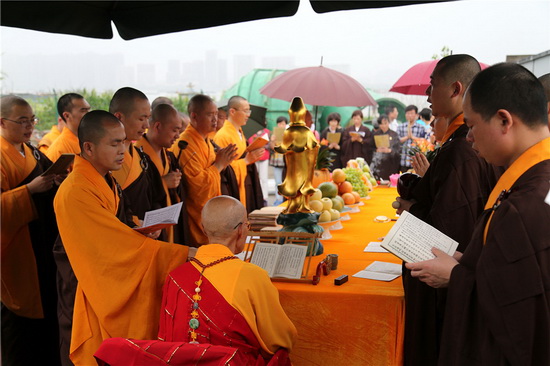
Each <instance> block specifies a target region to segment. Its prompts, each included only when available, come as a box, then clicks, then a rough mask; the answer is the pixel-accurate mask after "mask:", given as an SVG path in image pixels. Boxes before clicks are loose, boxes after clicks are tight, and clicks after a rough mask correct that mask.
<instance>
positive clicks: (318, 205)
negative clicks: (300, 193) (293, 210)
mask: <svg viewBox="0 0 550 366" xmlns="http://www.w3.org/2000/svg"><path fill="white" fill-rule="evenodd" d="M309 208H311V209H312V210H313V211H315V212H321V211H323V203H322V202H321V201H319V200H313V201H309Z"/></svg>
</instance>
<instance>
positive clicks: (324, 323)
mask: <svg viewBox="0 0 550 366" xmlns="http://www.w3.org/2000/svg"><path fill="white" fill-rule="evenodd" d="M395 197H397V191H396V189H395V188H387V187H377V188H375V190H374V191H373V192H371V193H370V199H368V200H365V201H364V205H363V206H360V207H359V208H360V212H358V213H350V214H349V216H350V218H351V220H349V221H342V222H341V223H342V226H343V228H342V229H340V230H331V234H332V238H331V239H329V240H323V241H322V243H323V245H324V248H325V249H324V254H323V255H320V256H316V257H313V258H312V261H311V267H312V268H311V269H310V273H311V272H314V271H315V268H316V266H317V264H318V263H319V262H320V261H321V260H322V259H323V258H324V257H325V256H326V255H327V254H330V253H336V254H338V257H339V258H338V259H339V263H338V269H337V270H334V271H332V272H331V273H330V274H329V275H328V276H322V278H321V282H320V283H319V285H317V286H313V285H311V284H305V283H304V284H302V283H285V282H274V284H275V286H276V287H277V288H278V289H279V293H280V299H281V304H282V305H283V307H284V309H285V311H286V313H287V314H288V316H289V317H290V319H291V320H292V321H293V323H294V325H295V326H296V328H297V329H298V340H297V342H296V343H295V346H294V349H293V350H292V352H291V354H290V355H291V361H292V363H293V365H295V366H302V365H330V366H332V365H334V366H338V365H344V366H352V365H361V366H365V365H374V366H384V365H401V364H402V363H403V337H404V314H405V308H404V298H403V287H402V282H401V277H398V278H397V279H395V280H393V281H391V282H382V281H374V280H367V279H363V278H355V277H352V275H353V274H354V273H356V272H358V271H360V270H362V269H364V268H365V267H367V266H368V265H369V264H371V263H372V262H373V261H384V262H393V263H401V261H400V260H399V259H398V258H397V257H395V256H393V255H392V254H389V253H365V252H363V249H364V248H365V247H366V246H367V244H368V243H369V242H371V241H381V240H379V239H380V238H381V237H383V236H384V235H386V233H387V232H388V231H389V230H390V228H391V226H392V225H393V222H387V223H377V222H374V218H375V217H376V216H380V215H385V216H387V217H389V218H395V209H393V208H392V207H391V203H392V202H393V201H394V200H395ZM343 274H347V275H348V277H349V280H348V282H347V283H345V284H343V285H341V286H336V285H334V279H335V278H336V277H338V276H340V275H343Z"/></svg>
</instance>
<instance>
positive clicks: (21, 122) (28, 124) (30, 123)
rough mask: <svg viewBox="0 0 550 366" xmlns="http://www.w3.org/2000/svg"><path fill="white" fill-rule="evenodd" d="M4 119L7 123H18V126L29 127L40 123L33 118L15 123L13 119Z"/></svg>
mask: <svg viewBox="0 0 550 366" xmlns="http://www.w3.org/2000/svg"><path fill="white" fill-rule="evenodd" d="M2 119H5V120H6V121H10V122H13V123H17V124H18V125H27V126H34V125H36V124H37V123H38V122H40V120H39V119H38V118H36V117H33V118H31V119H27V118H24V119H20V120H18V121H14V120H13V119H9V118H2Z"/></svg>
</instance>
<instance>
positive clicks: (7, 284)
mask: <svg viewBox="0 0 550 366" xmlns="http://www.w3.org/2000/svg"><path fill="white" fill-rule="evenodd" d="M0 141H1V144H0V148H1V149H0V151H1V153H0V163H1V171H2V175H1V179H2V180H1V185H2V210H1V211H2V222H1V225H2V230H1V231H2V236H1V237H2V252H1V258H2V303H3V304H4V305H5V306H7V307H8V308H9V309H10V310H11V311H13V312H14V313H15V314H17V315H19V316H24V317H27V318H42V317H43V312H42V304H41V300H40V290H39V284H38V273H37V268H36V263H35V258H34V252H33V248H32V243H31V237H30V232H29V226H28V224H29V223H30V222H31V221H33V220H35V219H36V218H37V213H36V209H35V206H34V203H33V200H32V197H31V194H30V192H29V190H28V189H27V185H26V184H25V185H22V186H20V187H17V185H19V184H20V183H21V182H22V181H23V180H24V179H25V178H26V177H27V176H28V175H29V174H30V173H31V172H32V171H33V170H34V168H35V167H36V164H37V163H36V159H35V158H34V157H33V151H32V150H31V148H30V147H28V146H27V145H23V146H24V148H25V156H23V155H21V154H20V153H19V151H17V149H16V148H15V147H14V146H13V145H12V144H11V143H9V142H8V141H7V140H6V139H4V138H3V137H1V136H0ZM16 187H17V188H16ZM22 273H24V274H25V275H24V276H22V275H21V274H22Z"/></svg>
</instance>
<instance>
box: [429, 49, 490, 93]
mask: <svg viewBox="0 0 550 366" xmlns="http://www.w3.org/2000/svg"><path fill="white" fill-rule="evenodd" d="M480 71H481V66H480V65H479V62H478V61H477V60H476V59H475V58H473V57H472V56H470V55H451V56H447V57H444V58H442V59H441V60H439V62H438V63H437V65H436V67H435V70H434V74H435V73H437V74H438V75H439V76H440V77H441V78H442V79H443V80H445V81H447V82H448V83H454V82H455V81H460V82H461V83H462V85H464V88H467V87H468V85H470V83H471V82H472V80H473V79H474V77H475V76H476V75H477V74H478V73H479V72H480Z"/></svg>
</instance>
